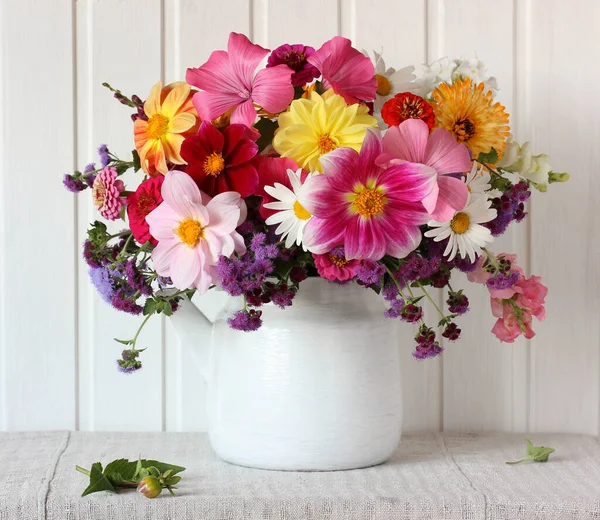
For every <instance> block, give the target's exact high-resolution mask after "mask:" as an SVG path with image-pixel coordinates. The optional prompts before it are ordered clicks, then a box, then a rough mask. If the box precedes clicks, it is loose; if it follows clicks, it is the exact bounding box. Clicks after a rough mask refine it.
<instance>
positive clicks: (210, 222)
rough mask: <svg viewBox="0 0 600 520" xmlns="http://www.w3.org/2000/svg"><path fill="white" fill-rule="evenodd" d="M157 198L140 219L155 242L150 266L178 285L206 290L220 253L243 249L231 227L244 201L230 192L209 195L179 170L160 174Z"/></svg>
mask: <svg viewBox="0 0 600 520" xmlns="http://www.w3.org/2000/svg"><path fill="white" fill-rule="evenodd" d="M161 195H162V197H163V199H164V200H163V202H162V203H161V204H160V205H159V206H158V207H157V208H156V209H154V210H153V211H151V212H150V213H149V214H148V216H147V217H146V221H147V222H148V224H149V226H150V233H151V234H152V236H153V237H154V238H156V239H157V240H158V245H157V246H156V247H155V248H154V250H153V251H152V261H153V263H154V268H155V269H156V272H157V273H158V274H159V275H160V276H167V277H170V278H171V279H172V280H173V284H174V285H175V287H177V288H178V289H188V288H190V287H196V288H197V289H198V291H199V292H200V293H204V292H206V291H207V290H208V288H209V287H210V286H211V284H212V283H215V281H216V279H217V277H216V272H215V266H216V264H217V262H218V260H219V257H220V256H221V255H223V256H225V257H230V256H231V255H233V253H234V252H235V253H237V254H238V255H242V254H244V253H245V252H246V247H245V245H244V240H243V238H242V236H241V235H240V234H239V233H238V232H237V231H236V228H237V227H238V226H239V225H240V224H241V223H242V222H243V221H244V220H245V218H246V214H247V211H246V204H245V202H244V200H243V199H242V198H241V197H240V194H239V193H237V192H233V191H227V192H224V193H219V194H218V195H217V196H216V197H214V198H212V199H211V198H210V197H209V196H208V195H206V194H205V193H203V192H201V191H200V189H199V188H198V186H197V185H196V183H195V182H194V181H193V180H192V178H191V177H190V176H189V175H187V174H186V173H184V172H181V171H172V172H169V173H168V174H167V175H166V178H165V181H164V183H163V185H162V188H161Z"/></svg>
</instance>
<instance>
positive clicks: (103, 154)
mask: <svg viewBox="0 0 600 520" xmlns="http://www.w3.org/2000/svg"><path fill="white" fill-rule="evenodd" d="M98 155H99V156H100V164H101V165H102V167H103V168H104V167H106V166H108V163H109V162H110V155H109V154H108V146H106V145H105V144H101V145H100V147H99V148H98Z"/></svg>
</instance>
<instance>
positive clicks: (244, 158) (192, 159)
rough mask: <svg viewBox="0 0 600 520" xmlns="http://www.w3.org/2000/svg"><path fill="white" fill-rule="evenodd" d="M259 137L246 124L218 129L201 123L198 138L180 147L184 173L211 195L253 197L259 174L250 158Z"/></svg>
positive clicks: (256, 147) (206, 123)
mask: <svg viewBox="0 0 600 520" xmlns="http://www.w3.org/2000/svg"><path fill="white" fill-rule="evenodd" d="M259 137H260V134H259V133H258V132H256V131H255V130H254V129H253V128H249V127H247V126H245V125H237V124H232V125H229V126H228V127H226V128H224V129H223V130H219V129H218V128H217V127H216V126H214V125H213V124H212V123H211V122H210V121H202V124H201V125H200V128H199V129H198V133H197V135H194V136H192V137H188V138H187V139H186V140H185V141H184V142H183V144H182V145H181V156H182V157H183V158H184V159H185V161H186V162H187V166H186V168H185V171H186V173H187V174H188V175H189V176H190V177H192V179H194V180H195V181H196V184H198V186H199V187H200V189H201V190H202V191H204V192H206V193H208V194H209V195H211V196H212V195H217V194H218V193H222V192H224V191H237V192H238V193H239V194H240V195H241V196H242V197H248V196H249V195H253V194H254V192H255V191H256V187H257V185H258V173H257V172H256V168H255V167H254V164H253V163H252V159H253V158H254V156H255V155H256V154H257V153H258V145H257V144H256V143H255V141H256V140H257V139H258V138H259Z"/></svg>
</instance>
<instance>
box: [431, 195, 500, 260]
mask: <svg viewBox="0 0 600 520" xmlns="http://www.w3.org/2000/svg"><path fill="white" fill-rule="evenodd" d="M491 204H492V202H491V201H490V200H488V198H487V197H486V196H485V195H479V196H472V197H471V199H470V200H469V202H468V203H467V206H466V207H465V208H464V209H462V210H460V211H457V212H456V213H455V214H454V216H453V217H452V218H451V219H450V220H448V221H446V222H437V221H436V220H430V221H429V222H427V225H428V226H429V227H431V228H434V229H430V230H429V231H427V232H426V233H425V236H426V237H432V238H433V240H434V241H435V242H440V241H441V240H444V239H446V238H449V240H448V245H447V246H446V249H445V251H444V256H448V260H453V259H454V257H455V256H456V253H457V252H460V256H461V257H462V258H466V257H469V259H470V260H471V262H475V260H476V259H477V256H478V255H480V254H481V253H482V250H481V248H482V247H485V246H486V244H489V243H490V242H493V241H494V237H493V236H492V233H491V231H490V230H489V229H487V228H485V227H483V226H482V225H481V224H483V223H484V222H489V221H490V220H493V219H494V218H496V210H495V209H491V208H490V205H491Z"/></svg>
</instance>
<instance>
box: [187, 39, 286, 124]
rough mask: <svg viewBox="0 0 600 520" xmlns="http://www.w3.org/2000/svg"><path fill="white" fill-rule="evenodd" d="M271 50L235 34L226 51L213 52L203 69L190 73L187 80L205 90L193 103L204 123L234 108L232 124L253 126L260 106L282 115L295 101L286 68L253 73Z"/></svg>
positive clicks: (195, 97)
mask: <svg viewBox="0 0 600 520" xmlns="http://www.w3.org/2000/svg"><path fill="white" fill-rule="evenodd" d="M267 54H269V50H268V49H264V48H263V47H261V46H260V45H255V44H253V43H252V42H251V41H250V40H249V39H248V38H247V37H246V36H244V35H243V34H238V33H234V32H232V33H231V34H230V35H229V42H228V43H227V52H225V51H214V52H213V53H212V54H211V55H210V57H209V58H208V61H207V62H206V63H205V64H204V65H202V66H201V67H199V68H197V69H194V68H190V69H188V70H187V73H186V76H185V80H186V81H187V82H188V83H189V84H190V85H193V86H194V87H198V88H200V89H202V91H201V92H197V93H196V94H194V97H193V98H192V102H193V103H194V106H195V107H196V110H197V111H198V115H199V116H200V118H201V119H203V120H206V119H208V120H211V119H215V118H217V117H219V116H221V115H223V114H224V113H225V112H227V110H229V109H230V108H233V109H234V110H233V112H232V114H231V123H241V124H243V125H246V126H252V125H253V124H254V121H255V120H256V109H255V108H254V103H257V104H258V105H260V106H261V107H263V108H264V109H266V110H267V111H268V112H271V113H277V112H282V111H283V110H285V109H286V108H287V106H288V105H289V104H290V102H291V101H292V99H294V87H293V86H292V81H291V76H292V73H293V72H294V71H293V70H292V69H291V68H289V67H288V66H287V65H276V66H275V67H269V68H265V69H262V70H260V71H258V72H257V73H256V75H255V74H254V72H255V71H256V68H257V67H258V65H259V64H260V62H261V61H262V59H263V58H264V57H265V56H266V55H267Z"/></svg>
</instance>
